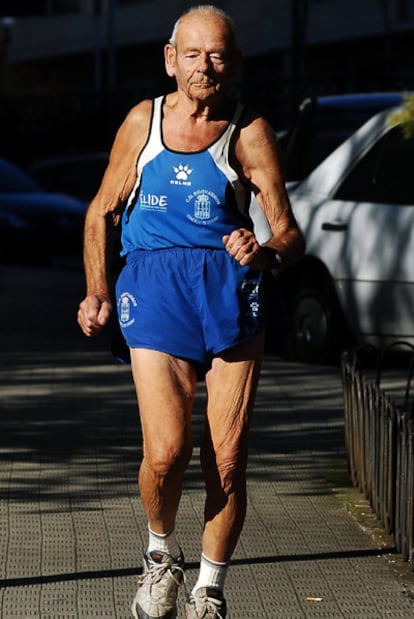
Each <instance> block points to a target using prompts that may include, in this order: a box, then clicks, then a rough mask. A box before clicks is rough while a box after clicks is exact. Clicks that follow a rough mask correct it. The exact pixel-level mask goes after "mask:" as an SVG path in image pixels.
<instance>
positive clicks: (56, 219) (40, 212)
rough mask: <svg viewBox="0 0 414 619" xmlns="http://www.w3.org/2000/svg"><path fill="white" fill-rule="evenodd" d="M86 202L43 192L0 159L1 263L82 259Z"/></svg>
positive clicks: (25, 176)
mask: <svg viewBox="0 0 414 619" xmlns="http://www.w3.org/2000/svg"><path fill="white" fill-rule="evenodd" d="M85 211H86V205H85V203H83V202H81V201H80V200H77V199H75V198H72V197H69V196H64V195H58V194H53V193H49V192H47V191H44V190H43V189H42V188H41V187H40V186H39V185H38V184H37V183H36V181H34V180H33V178H31V176H30V175H29V174H27V173H26V172H25V171H23V170H22V169H21V168H19V167H18V166H16V165H14V164H12V163H10V162H8V161H6V160H4V159H0V262H2V263H14V264H17V263H30V264H42V265H49V264H52V263H53V262H54V261H56V260H59V261H69V262H76V261H77V262H81V256H82V248H81V246H82V229H83V221H84V217H85Z"/></svg>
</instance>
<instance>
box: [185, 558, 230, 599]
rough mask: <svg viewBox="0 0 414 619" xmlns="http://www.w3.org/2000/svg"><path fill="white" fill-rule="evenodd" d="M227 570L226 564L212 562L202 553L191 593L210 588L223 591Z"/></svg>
mask: <svg viewBox="0 0 414 619" xmlns="http://www.w3.org/2000/svg"><path fill="white" fill-rule="evenodd" d="M227 568H228V563H218V562H217V561H212V560H211V559H208V558H207V557H206V555H205V554H204V553H203V554H202V555H201V561H200V572H199V574H198V580H197V582H196V584H195V585H194V587H193V590H192V593H194V592H195V591H197V589H200V587H212V588H213V589H219V590H220V591H223V588H224V580H225V578H226V573H227Z"/></svg>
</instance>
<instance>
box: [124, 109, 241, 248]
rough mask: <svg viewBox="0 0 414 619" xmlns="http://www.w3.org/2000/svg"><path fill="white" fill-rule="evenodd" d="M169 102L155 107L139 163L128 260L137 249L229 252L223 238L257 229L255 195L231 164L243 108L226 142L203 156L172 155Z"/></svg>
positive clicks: (127, 219) (128, 218) (128, 214)
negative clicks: (165, 130)
mask: <svg viewBox="0 0 414 619" xmlns="http://www.w3.org/2000/svg"><path fill="white" fill-rule="evenodd" d="M163 101H164V98H163V97H158V98H156V99H155V100H154V102H153V111H152V119H151V127H150V133H149V136H148V140H147V143H146V145H145V146H144V148H143V150H142V152H141V154H140V155H139V157H138V161H137V180H136V183H135V186H134V189H133V190H132V192H131V194H130V196H129V199H128V202H127V205H126V208H125V211H124V214H123V219H122V252H121V253H122V254H123V255H126V254H128V253H130V252H131V251H134V250H136V249H146V250H148V249H150V250H151V249H165V248H170V247H204V248H212V249H224V246H223V243H222V236H223V235H224V234H230V233H231V232H232V231H233V230H234V229H236V228H240V227H245V228H246V227H247V228H248V227H251V223H250V220H249V218H248V216H247V213H248V209H249V203H250V191H249V190H248V189H247V188H246V187H245V186H244V185H243V184H242V183H241V181H240V179H239V177H238V175H237V173H236V171H235V170H234V169H233V168H232V167H231V165H230V163H229V147H230V141H231V137H232V135H233V133H234V130H235V129H236V126H237V123H238V121H239V119H240V117H241V114H242V112H243V109H244V106H243V105H241V104H239V103H238V104H237V106H236V108H235V112H234V115H233V118H232V120H231V121H230V123H229V125H228V127H227V128H226V129H225V130H224V132H223V133H222V134H221V136H220V137H219V138H218V139H217V140H216V141H215V142H214V143H213V144H211V145H210V146H209V147H207V148H205V149H204V150H202V151H198V152H190V153H186V152H176V151H172V150H170V149H168V148H166V146H165V145H164V143H163V139H162V107H163Z"/></svg>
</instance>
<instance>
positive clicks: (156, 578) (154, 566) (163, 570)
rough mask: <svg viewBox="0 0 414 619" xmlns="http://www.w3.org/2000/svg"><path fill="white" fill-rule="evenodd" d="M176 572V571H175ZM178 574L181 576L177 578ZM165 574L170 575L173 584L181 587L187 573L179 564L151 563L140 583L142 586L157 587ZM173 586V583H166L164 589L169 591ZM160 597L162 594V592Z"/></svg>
mask: <svg viewBox="0 0 414 619" xmlns="http://www.w3.org/2000/svg"><path fill="white" fill-rule="evenodd" d="M173 570H174V571H173ZM176 573H178V574H180V576H178V577H177V576H176V575H175V574H176ZM165 574H168V575H169V576H170V578H171V579H172V580H173V582H174V583H175V584H176V585H177V587H179V586H180V585H181V583H182V582H184V579H185V573H184V570H183V568H182V567H181V566H180V565H178V564H171V563H152V562H151V563H150V566H149V569H148V570H146V571H145V572H143V573H142V574H141V576H140V577H139V579H138V583H139V584H140V585H143V584H145V585H151V586H152V585H156V584H157V583H160V582H161V581H162V579H163V578H164V576H165ZM169 586H171V581H166V582H165V586H164V588H165V589H167V588H169ZM160 595H162V592H161V591H160Z"/></svg>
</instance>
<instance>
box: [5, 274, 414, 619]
mask: <svg viewBox="0 0 414 619" xmlns="http://www.w3.org/2000/svg"><path fill="white" fill-rule="evenodd" d="M0 283H1V284H2V290H3V293H2V307H1V318H2V321H1V324H2V345H1V349H2V353H1V362H0V389H1V401H0V419H1V433H0V455H1V467H0V492H1V503H0V569H1V574H0V579H1V580H0V587H1V588H0V609H1V615H0V616H1V617H2V618H3V619H25V618H29V617H30V618H35V617H36V618H39V619H40V618H42V619H83V618H85V619H86V618H96V619H97V618H99V617H111V618H114V619H115V618H116V619H124V618H128V617H130V616H131V615H130V612H129V608H130V604H131V601H132V598H133V596H134V593H135V588H136V580H137V576H138V574H139V572H140V568H141V557H142V552H143V548H144V546H145V541H146V535H145V531H146V521H145V517H144V515H143V513H142V510H141V507H140V503H139V499H138V496H137V491H136V474H137V467H138V463H139V459H140V435H139V427H138V423H137V420H138V415H137V409H136V403H135V395H134V390H133V386H132V381H131V377H130V369H129V368H128V367H127V366H121V365H117V364H114V363H113V362H112V359H111V357H110V356H109V354H108V352H107V341H106V340H105V338H103V339H102V340H101V341H92V342H91V341H88V340H86V339H83V337H82V336H80V335H79V334H78V332H77V328H76V326H75V325H74V312H75V310H76V305H77V302H78V300H79V298H80V295H81V294H82V286H83V285H82V280H81V277H80V276H79V274H77V273H75V272H66V273H65V272H63V273H56V272H46V271H45V272H35V271H34V272H30V273H28V272H26V271H19V270H18V269H17V270H15V269H0ZM203 404H204V390H203V385H202V384H200V390H199V394H198V396H197V402H196V413H195V416H194V432H195V437H196V445H198V444H199V437H200V433H201V428H202V423H203ZM197 456H198V448H197V447H196V449H195V452H194V458H193V460H192V462H191V464H190V467H189V470H188V474H187V476H186V485H185V490H184V494H183V497H182V503H181V509H180V515H179V521H178V527H177V528H178V534H179V536H180V540H181V544H182V546H183V549H184V552H185V556H186V561H187V564H188V570H187V587H188V588H190V587H191V586H192V584H193V582H194V579H195V577H196V569H197V564H198V560H199V553H200V547H199V539H200V532H201V519H202V513H203V500H204V493H203V487H202V482H201V477H200V471H199V466H198V459H197ZM345 470H346V464H345V452H344V440H343V409H342V391H341V385H340V377H339V371H338V369H335V368H314V367H313V368H311V367H307V366H301V365H295V364H283V363H281V362H280V361H279V360H278V359H276V358H267V359H266V362H265V364H264V368H263V372H262V377H261V381H260V386H259V394H258V398H257V404H256V410H255V416H254V420H253V424H252V431H251V450H250V463H249V486H248V499H249V505H248V514H247V519H246V524H245V527H244V531H243V534H242V537H241V540H240V543H239V545H238V547H237V549H236V553H235V555H234V559H233V563H232V567H231V569H230V570H229V575H228V578H227V584H226V596H227V599H228V605H229V608H230V617H231V619H253V618H254V619H296V618H302V617H326V618H329V619H335V618H339V617H341V618H355V619H356V618H358V619H370V618H378V619H379V618H382V617H389V618H391V617H392V618H393V619H394V618H398V617H413V616H414V603H413V601H412V591H414V588H413V585H412V578H411V577H410V574H409V573H403V574H402V575H400V576H399V577H397V576H396V574H395V571H394V570H393V569H392V567H391V566H392V560H393V559H394V558H395V557H393V555H392V549H387V548H384V549H380V548H378V547H376V546H375V545H374V544H373V542H372V541H371V539H370V538H369V537H368V536H367V535H366V534H365V533H364V532H362V530H361V528H360V527H359V526H358V525H357V524H356V523H355V521H354V520H352V519H351V517H350V516H349V515H348V514H347V513H346V511H345V509H344V507H343V503H342V502H341V501H340V499H339V498H338V496H337V495H336V493H335V491H334V490H335V488H336V486H337V484H338V481H339V480H343V478H344V473H345ZM309 598H313V601H312V600H310V599H309ZM183 601H184V592H183V593H182V594H181V596H180V613H179V615H178V618H179V619H183V615H182V605H183Z"/></svg>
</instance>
